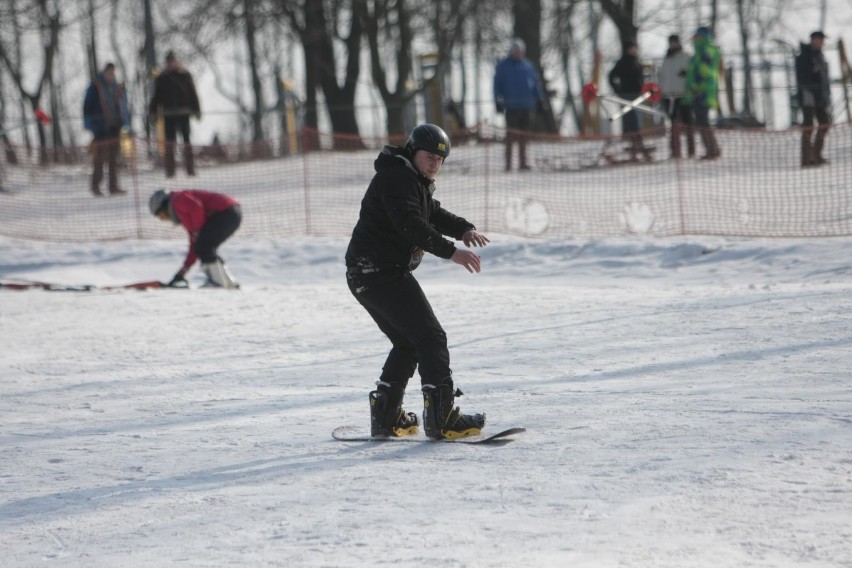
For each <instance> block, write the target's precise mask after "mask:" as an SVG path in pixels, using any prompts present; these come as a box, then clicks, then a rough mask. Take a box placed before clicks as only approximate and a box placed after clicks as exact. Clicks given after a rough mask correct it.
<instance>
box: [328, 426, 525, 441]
mask: <svg viewBox="0 0 852 568" xmlns="http://www.w3.org/2000/svg"><path fill="white" fill-rule="evenodd" d="M526 431H527V429H526V428H508V429H506V430H502V431H500V432H497V433H496V434H491V435H490V436H484V437H483V436H471V437H469V438H459V439H457V440H431V439H429V438H424V437H422V436H402V437H400V438H393V437H387V438H374V437H372V436H370V435H369V434H366V433H365V432H364V430H363V428H360V427H358V426H340V427H338V428H335V429H334V430H333V431H332V432H331V437H332V438H334V439H335V440H337V441H338V442H421V443H422V442H443V443H448V444H483V445H503V444H508V443H509V442H511V441H513V439H514V438H510V437H509V436H512V435H514V434H520V433H521V432H526Z"/></svg>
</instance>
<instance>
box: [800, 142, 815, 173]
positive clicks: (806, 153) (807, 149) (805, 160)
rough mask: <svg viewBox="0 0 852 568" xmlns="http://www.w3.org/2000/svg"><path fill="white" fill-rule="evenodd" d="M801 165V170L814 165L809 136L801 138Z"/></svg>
mask: <svg viewBox="0 0 852 568" xmlns="http://www.w3.org/2000/svg"><path fill="white" fill-rule="evenodd" d="M801 165H802V167H803V168H808V167H810V166H815V165H816V160H814V150H813V148H812V147H811V140H810V136H808V137H805V136H802V162H801Z"/></svg>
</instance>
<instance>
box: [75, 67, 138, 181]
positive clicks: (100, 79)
mask: <svg viewBox="0 0 852 568" xmlns="http://www.w3.org/2000/svg"><path fill="white" fill-rule="evenodd" d="M83 126H84V127H85V128H86V130H89V131H91V133H92V134H93V135H94V140H93V142H92V146H91V148H92V163H93V170H92V185H91V190H92V193H93V194H94V195H95V196H100V195H102V193H101V189H100V185H101V181H102V180H103V178H104V162H106V163H107V168H108V169H109V193H110V195H120V194H123V193H125V192H124V191H122V190H121V188H119V187H118V150H119V142H120V138H119V137H120V134H121V129H122V128H129V127H130V111H129V110H128V107H127V93H126V92H125V90H124V84H122V83H119V82H118V81H117V80H116V77H115V65H113V64H112V63H107V64H106V65H105V66H104V69H103V71H101V72H100V73H98V75H97V77H95V80H94V81H92V82H91V83H90V84H89V88H88V89H86V95H85V97H84V99H83Z"/></svg>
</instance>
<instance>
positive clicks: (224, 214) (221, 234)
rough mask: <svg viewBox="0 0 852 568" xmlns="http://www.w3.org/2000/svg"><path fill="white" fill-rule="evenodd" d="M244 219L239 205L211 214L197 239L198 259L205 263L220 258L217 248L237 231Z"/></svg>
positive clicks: (196, 251)
mask: <svg viewBox="0 0 852 568" xmlns="http://www.w3.org/2000/svg"><path fill="white" fill-rule="evenodd" d="M242 220H243V214H242V210H241V209H240V206H239V205H234V206H233V207H229V208H227V209H225V210H224V211H219V212H217V213H214V214H212V215H210V217H208V218H207V221H206V222H205V223H204V226H203V227H201V230H200V231H198V238H197V239H195V254H197V255H198V259H199V260H200V261H201V262H203V263H205V264H207V263H210V262H214V261H215V260H216V258H218V256H217V252H216V249H218V248H219V245H221V244H222V243H224V242H225V241H226V240H227V239H228V237H230V236H231V235H233V234H234V232H236V230H237V229H238V228H239V227H240V223H241V222H242Z"/></svg>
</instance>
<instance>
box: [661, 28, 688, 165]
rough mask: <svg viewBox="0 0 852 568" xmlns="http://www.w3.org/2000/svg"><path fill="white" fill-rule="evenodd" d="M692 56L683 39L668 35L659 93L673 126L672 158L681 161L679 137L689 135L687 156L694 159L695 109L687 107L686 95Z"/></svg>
mask: <svg viewBox="0 0 852 568" xmlns="http://www.w3.org/2000/svg"><path fill="white" fill-rule="evenodd" d="M689 60H690V55H689V54H688V53H686V52H685V51H684V50H683V45H681V43H680V37H679V36H677V35H670V36H669V49H668V51H666V57H665V59H663V65H662V66H661V67H660V90H661V91H662V93H663V101H662V102H663V108H664V109H665V112H666V113H667V114H668V115H669V118H670V119H671V123H672V130H671V151H672V158H675V159H680V158H681V146H680V137H681V135H682V134H685V135H686V153H687V156H689V157H690V158H692V157H694V156H695V132H694V130H693V128H692V108H691V107H690V106H689V105H687V104H684V102H683V96H684V94H685V92H686V68H687V66H689Z"/></svg>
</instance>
